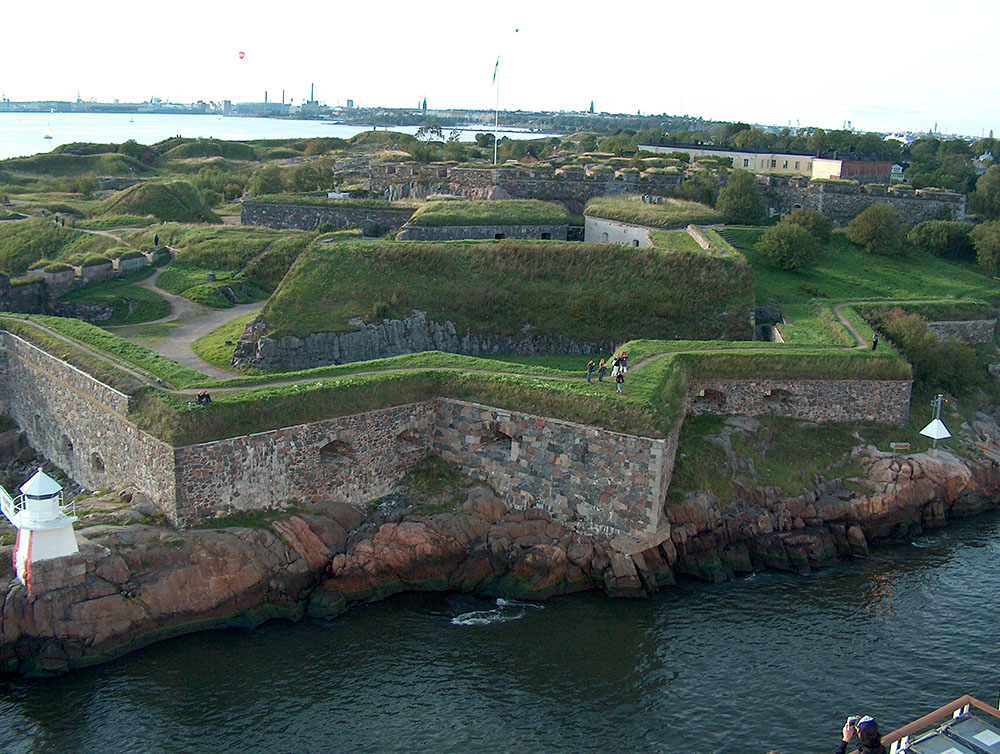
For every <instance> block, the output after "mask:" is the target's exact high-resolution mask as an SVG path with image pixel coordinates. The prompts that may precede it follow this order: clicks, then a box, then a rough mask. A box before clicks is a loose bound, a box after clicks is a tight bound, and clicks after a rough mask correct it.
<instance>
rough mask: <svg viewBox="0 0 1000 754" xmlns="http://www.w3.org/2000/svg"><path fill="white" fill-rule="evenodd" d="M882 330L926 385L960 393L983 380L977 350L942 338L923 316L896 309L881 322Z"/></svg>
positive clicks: (922, 383) (960, 342) (965, 344)
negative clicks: (977, 361) (931, 328)
mask: <svg viewBox="0 0 1000 754" xmlns="http://www.w3.org/2000/svg"><path fill="white" fill-rule="evenodd" d="M882 331H883V332H884V333H885V334H886V335H887V336H889V338H890V339H891V340H892V341H893V343H895V344H896V345H897V346H898V347H899V350H901V351H902V352H903V355H904V356H906V359H907V361H909V362H910V363H911V364H912V365H913V377H914V379H915V380H916V381H917V382H918V383H920V384H921V385H922V386H923V387H925V388H929V389H935V390H937V389H944V390H947V391H948V392H950V393H958V392H961V391H962V390H963V389H964V388H969V387H976V386H978V385H980V384H981V383H982V382H983V376H984V375H983V372H982V370H980V369H977V365H976V352H975V349H973V348H972V346H970V345H968V344H967V343H963V342H962V341H960V340H958V339H957V338H949V339H948V340H946V341H939V340H938V339H937V338H936V337H935V336H934V334H933V333H932V332H931V331H930V330H929V329H928V327H927V321H926V320H925V319H924V318H923V317H921V316H920V315H918V314H903V313H902V311H901V310H894V311H893V312H890V314H889V315H888V316H887V317H886V318H885V320H884V321H883V322H882Z"/></svg>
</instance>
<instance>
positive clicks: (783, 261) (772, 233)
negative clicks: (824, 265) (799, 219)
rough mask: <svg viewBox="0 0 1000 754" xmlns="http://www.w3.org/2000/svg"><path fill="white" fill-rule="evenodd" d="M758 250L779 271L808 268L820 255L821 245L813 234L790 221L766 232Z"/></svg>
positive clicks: (774, 226)
mask: <svg viewBox="0 0 1000 754" xmlns="http://www.w3.org/2000/svg"><path fill="white" fill-rule="evenodd" d="M756 248H757V251H759V252H760V253H761V254H763V255H764V256H765V257H767V259H768V261H770V262H771V264H773V265H774V266H775V267H777V268H778V269H779V270H798V269H801V268H803V267H808V266H809V265H810V264H812V263H813V262H814V261H815V260H816V255H817V254H818V253H819V243H818V242H817V241H816V238H815V237H814V236H813V235H812V233H810V232H809V231H808V230H806V229H805V228H804V227H803V226H802V225H799V224H798V223H795V222H793V221H791V220H789V219H786V220H782V221H781V222H779V223H778V224H777V225H773V226H771V227H770V228H768V229H767V230H765V231H764V235H762V236H761V237H760V240H759V241H758V242H757V246H756Z"/></svg>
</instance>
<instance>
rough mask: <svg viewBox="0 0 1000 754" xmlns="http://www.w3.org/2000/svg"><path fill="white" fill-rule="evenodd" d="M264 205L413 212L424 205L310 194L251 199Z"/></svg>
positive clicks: (262, 196)
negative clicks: (332, 197)
mask: <svg viewBox="0 0 1000 754" xmlns="http://www.w3.org/2000/svg"><path fill="white" fill-rule="evenodd" d="M251 201H254V202H260V203H262V204H292V205H303V206H311V207H341V208H343V209H395V210H409V211H411V212H412V211H413V210H416V209H418V208H419V207H421V206H422V205H423V202H421V201H418V200H416V199H401V200H399V201H394V202H391V201H389V200H388V199H330V198H328V197H325V196H313V195H310V194H262V195H261V196H255V197H253V198H252V199H251Z"/></svg>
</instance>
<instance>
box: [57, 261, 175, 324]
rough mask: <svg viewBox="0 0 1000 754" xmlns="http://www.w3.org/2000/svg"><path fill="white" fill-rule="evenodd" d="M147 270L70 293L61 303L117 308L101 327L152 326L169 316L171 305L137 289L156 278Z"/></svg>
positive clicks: (148, 268) (157, 296)
mask: <svg viewBox="0 0 1000 754" xmlns="http://www.w3.org/2000/svg"><path fill="white" fill-rule="evenodd" d="M153 271H154V270H153V268H152V267H147V268H146V269H143V270H138V271H137V272H133V273H131V274H129V275H126V276H124V277H123V278H122V279H121V280H106V281H104V282H101V283H94V284H93V285H88V286H86V287H85V288H78V289H76V290H75V291H70V292H69V293H67V294H66V295H64V296H63V297H62V298H60V299H59V300H60V301H63V302H67V303H74V302H75V303H96V304H109V305H111V306H113V307H114V310H115V312H114V315H113V316H112V317H111V319H108V320H104V321H103V322H101V325H102V326H115V325H136V324H140V323H142V322H151V321H152V320H155V319H160V318H161V317H166V316H167V315H168V314H170V304H169V302H167V300H166V299H165V298H163V296H161V295H159V294H158V293H156V292H155V291H152V290H150V289H149V288H143V287H140V286H137V285H134V284H135V283H137V282H138V281H140V280H144V279H145V278H147V277H149V276H150V275H152V274H153Z"/></svg>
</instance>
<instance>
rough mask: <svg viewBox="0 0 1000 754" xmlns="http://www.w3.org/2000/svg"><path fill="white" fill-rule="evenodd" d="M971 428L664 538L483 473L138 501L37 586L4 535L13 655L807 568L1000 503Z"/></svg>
mask: <svg viewBox="0 0 1000 754" xmlns="http://www.w3.org/2000/svg"><path fill="white" fill-rule="evenodd" d="M972 429H974V433H975V434H976V436H978V437H979V438H980V444H979V445H978V446H976V447H975V452H974V453H966V452H964V451H963V452H955V451H950V450H939V451H937V452H936V453H918V454H913V455H908V456H898V455H893V454H889V453H882V452H879V451H877V450H875V449H874V448H871V447H860V448H857V449H856V450H855V451H854V458H855V460H857V461H858V462H859V464H860V467H861V468H862V470H863V472H864V476H863V477H862V478H859V479H854V480H850V481H851V486H852V487H853V488H855V489H858V488H859V487H863V488H865V489H866V490H867V492H864V493H860V492H857V491H851V490H849V489H848V488H847V486H846V484H845V481H846V480H841V479H837V480H830V481H826V480H816V483H815V485H814V489H813V490H810V491H808V492H804V493H803V494H801V495H798V496H796V497H787V496H782V495H781V494H780V492H779V491H778V490H777V489H773V488H747V489H742V490H741V491H740V492H741V494H740V496H739V497H740V499H739V500H738V501H736V502H734V503H732V504H731V505H729V506H725V507H723V506H722V505H720V504H719V502H718V500H716V499H715V498H714V497H713V496H711V495H708V494H705V493H698V494H695V495H692V496H689V498H688V499H687V500H686V501H685V502H684V503H683V504H681V505H676V506H670V507H669V508H668V509H667V513H668V516H667V518H668V521H669V524H668V525H666V526H664V527H663V529H662V530H661V532H660V535H661V537H662V541H661V542H659V543H658V544H656V546H653V547H647V548H645V549H641V547H642V546H641V545H640V546H633V547H632V548H631V549H629V550H628V551H626V550H624V549H622V543H620V542H619V543H614V542H611V541H609V540H608V539H607V538H604V537H601V536H596V535H591V534H580V533H577V532H573V531H571V530H569V529H567V528H566V527H564V526H563V525H562V524H560V523H558V522H556V521H553V520H552V519H551V517H550V516H549V515H548V514H547V513H545V512H544V511H539V510H508V509H507V508H506V506H505V505H504V503H503V502H502V501H501V500H500V499H499V498H497V497H496V495H494V494H493V492H492V491H491V490H490V489H489V488H486V487H481V486H480V487H472V488H471V489H469V490H467V491H465V492H463V497H464V499H463V501H461V502H460V503H459V504H457V505H454V506H450V507H449V508H448V510H447V511H446V512H429V513H428V512H424V513H421V512H420V511H419V509H416V510H415V509H413V508H412V507H410V506H406V505H402V504H392V502H391V501H390V502H387V503H384V504H383V505H381V506H379V507H378V508H377V509H375V510H373V511H371V512H369V514H368V515H367V517H366V515H365V514H363V513H362V512H361V511H359V510H358V509H357V508H354V507H352V506H349V505H345V504H337V503H328V504H323V505H316V506H314V507H312V508H310V509H309V510H302V511H296V512H294V513H289V514H287V515H284V516H280V517H278V518H275V519H274V520H272V521H270V522H269V523H267V524H266V525H260V526H256V527H254V528H226V529H197V530H181V531H178V530H174V529H172V528H168V527H161V526H153V525H149V524H144V523H130V521H131V519H133V518H136V517H139V516H138V514H137V513H136V512H135V511H134V510H127V511H122V512H121V513H122V514H123V515H121V516H119V517H118V520H117V522H116V523H113V524H99V525H96V526H91V527H89V528H84V529H82V530H80V531H79V532H78V540H79V542H80V546H81V552H80V554H79V555H78V556H73V557H70V558H64V559H60V560H57V561H47V563H49V564H50V566H49V567H48V568H47V569H39V571H38V572H36V574H35V576H34V578H35V580H36V589H35V592H36V593H35V594H34V595H31V594H29V593H28V591H27V589H26V588H25V587H24V586H23V585H21V584H20V582H19V581H17V580H16V579H15V578H14V577H13V573H12V572H11V566H10V563H11V559H10V551H11V549H12V548H11V547H10V546H6V547H3V548H0V563H3V564H6V565H3V566H2V567H3V568H4V571H3V572H0V577H2V578H6V579H7V582H8V583H7V588H6V591H5V595H4V601H3V607H2V612H0V669H2V670H3V671H4V672H8V673H10V672H17V673H21V674H25V675H45V674H53V673H61V672H65V671H67V670H69V669H72V668H77V667H83V666H87V665H93V664H96V663H100V662H103V661H106V660H108V659H111V658H113V657H117V656H120V655H122V654H124V653H127V652H129V651H132V650H134V649H137V648H140V647H143V646H146V645H148V644H150V643H153V642H155V641H158V640H161V639H164V638H168V637H171V636H176V635H179V634H184V633H190V632H193V631H198V630H204V629H207V628H219V627H225V626H253V625H257V624H259V623H261V622H263V621H264V620H268V619H270V618H274V617H280V618H285V619H289V620H299V619H301V618H302V617H304V616H310V617H312V618H332V617H334V616H336V615H338V614H339V613H341V612H343V611H344V610H346V609H348V608H349V607H350V606H351V605H354V604H359V603H364V602H367V601H372V600H379V599H383V598H385V597H388V596H390V595H392V594H396V593H399V592H403V591H407V590H421V591H428V590H455V591H465V592H476V593H481V594H489V595H496V596H504V597H516V598H520V599H537V600H541V599H545V598H548V597H551V596H553V595H557V594H567V593H571V592H578V591H583V590H587V589H603V590H604V591H605V592H606V593H607V594H609V595H611V596H617V597H622V596H626V597H627V596H644V595H646V594H650V593H653V592H655V591H657V590H658V589H662V588H664V587H667V586H670V585H672V584H674V583H675V579H676V577H677V576H682V577H694V578H698V579H702V580H707V581H710V582H720V581H724V580H726V579H728V578H730V577H732V576H733V575H734V574H740V573H749V572H753V571H754V570H757V569H761V568H772V569H779V570H783V571H791V572H800V573H805V572H808V571H810V570H812V569H815V568H821V567H823V566H826V565H829V564H831V563H833V562H836V561H837V560H838V559H841V558H848V557H854V556H863V555H865V554H866V553H867V552H868V548H869V546H870V545H871V544H872V543H876V542H885V541H892V540H902V541H905V540H906V539H907V538H909V537H912V536H913V535H915V534H917V533H919V532H921V531H924V530H927V529H932V528H937V527H941V526H944V525H946V524H947V522H948V521H949V520H951V519H953V518H962V517H966V516H969V515H973V514H976V513H979V512H982V511H985V510H990V509H994V508H996V507H997V501H998V499H1000V452H998V451H997V450H996V448H998V447H1000V446H998V444H997V441H998V440H1000V431H998V428H997V425H996V424H995V423H994V422H992V421H987V420H986V417H984V421H982V422H977V424H976V426H975V427H973V428H972ZM125 514H128V515H125ZM111 518H114V517H113V516H112V517H111ZM661 537H658V539H660V538H661ZM39 584H40V585H42V587H44V586H45V585H46V584H50V585H55V586H54V588H50V589H44V588H39V586H38V585H39Z"/></svg>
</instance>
